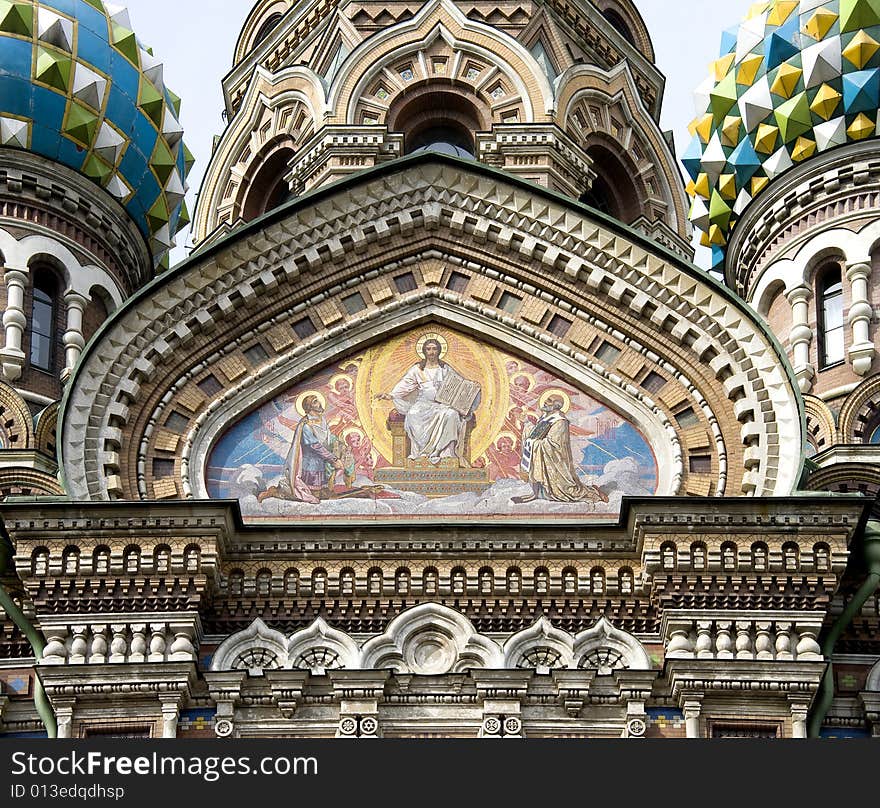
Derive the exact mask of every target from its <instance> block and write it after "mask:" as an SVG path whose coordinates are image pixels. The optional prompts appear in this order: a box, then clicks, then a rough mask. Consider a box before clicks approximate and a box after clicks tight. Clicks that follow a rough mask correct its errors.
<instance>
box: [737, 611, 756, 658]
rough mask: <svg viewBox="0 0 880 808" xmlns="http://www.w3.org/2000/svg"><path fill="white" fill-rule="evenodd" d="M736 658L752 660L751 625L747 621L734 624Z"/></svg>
mask: <svg viewBox="0 0 880 808" xmlns="http://www.w3.org/2000/svg"><path fill="white" fill-rule="evenodd" d="M736 658H737V659H754V658H755V654H754V651H753V650H752V624H751V623H750V622H749V621H742V622H741V621H739V620H738V621H737V623H736Z"/></svg>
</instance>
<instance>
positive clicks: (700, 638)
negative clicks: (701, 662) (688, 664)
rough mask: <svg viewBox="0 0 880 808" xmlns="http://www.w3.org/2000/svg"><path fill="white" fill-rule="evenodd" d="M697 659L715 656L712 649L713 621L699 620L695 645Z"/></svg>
mask: <svg viewBox="0 0 880 808" xmlns="http://www.w3.org/2000/svg"><path fill="white" fill-rule="evenodd" d="M694 650H695V651H696V656H697V659H712V658H713V657H714V656H715V653H714V651H713V650H712V621H711V620H699V621H697V642H696V644H695V645H694Z"/></svg>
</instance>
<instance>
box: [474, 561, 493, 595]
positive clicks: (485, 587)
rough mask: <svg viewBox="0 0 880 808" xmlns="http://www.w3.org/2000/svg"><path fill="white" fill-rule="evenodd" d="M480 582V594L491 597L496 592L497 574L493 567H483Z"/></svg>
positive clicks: (479, 575)
mask: <svg viewBox="0 0 880 808" xmlns="http://www.w3.org/2000/svg"><path fill="white" fill-rule="evenodd" d="M477 577H478V578H479V582H480V594H481V595H491V594H492V593H493V592H494V591H495V573H494V572H492V568H491V567H483V569H481V570H480V572H479V574H478V576H477Z"/></svg>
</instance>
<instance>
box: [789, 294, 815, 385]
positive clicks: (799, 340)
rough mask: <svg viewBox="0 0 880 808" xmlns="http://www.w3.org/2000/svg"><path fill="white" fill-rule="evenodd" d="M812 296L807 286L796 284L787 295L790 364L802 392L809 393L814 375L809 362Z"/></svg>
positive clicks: (811, 334) (811, 339) (811, 337)
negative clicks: (789, 328)
mask: <svg viewBox="0 0 880 808" xmlns="http://www.w3.org/2000/svg"><path fill="white" fill-rule="evenodd" d="M812 296H813V292H812V290H811V289H810V287H809V286H798V287H797V288H796V289H792V290H791V291H790V292H789V293H788V295H787V297H788V302H789V303H791V321H792V325H791V351H792V365H794V373H795V376H796V377H797V380H798V387H800V390H801V392H802V393H809V392H810V390H812V389H813V377H814V376H815V375H816V372H815V370H814V369H813V366H812V364H811V363H810V343H811V342H812V341H813V329H812V328H810V311H809V302H810V298H811V297H812Z"/></svg>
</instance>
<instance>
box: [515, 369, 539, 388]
mask: <svg viewBox="0 0 880 808" xmlns="http://www.w3.org/2000/svg"><path fill="white" fill-rule="evenodd" d="M519 378H523V379H527V380H528V381H529V390H528V392H530V393H531V392H532V390H534V389H535V385H536V384H537V383H538V380H537V379H536V378H535V374H534V373H529V372H528V371H527V370H520V371H518V372H516V373H514V374H513V375H512V376H511V377H510V386H511V387H512V386H513V383H514V382H515V381H516V380H517V379H519Z"/></svg>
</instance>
